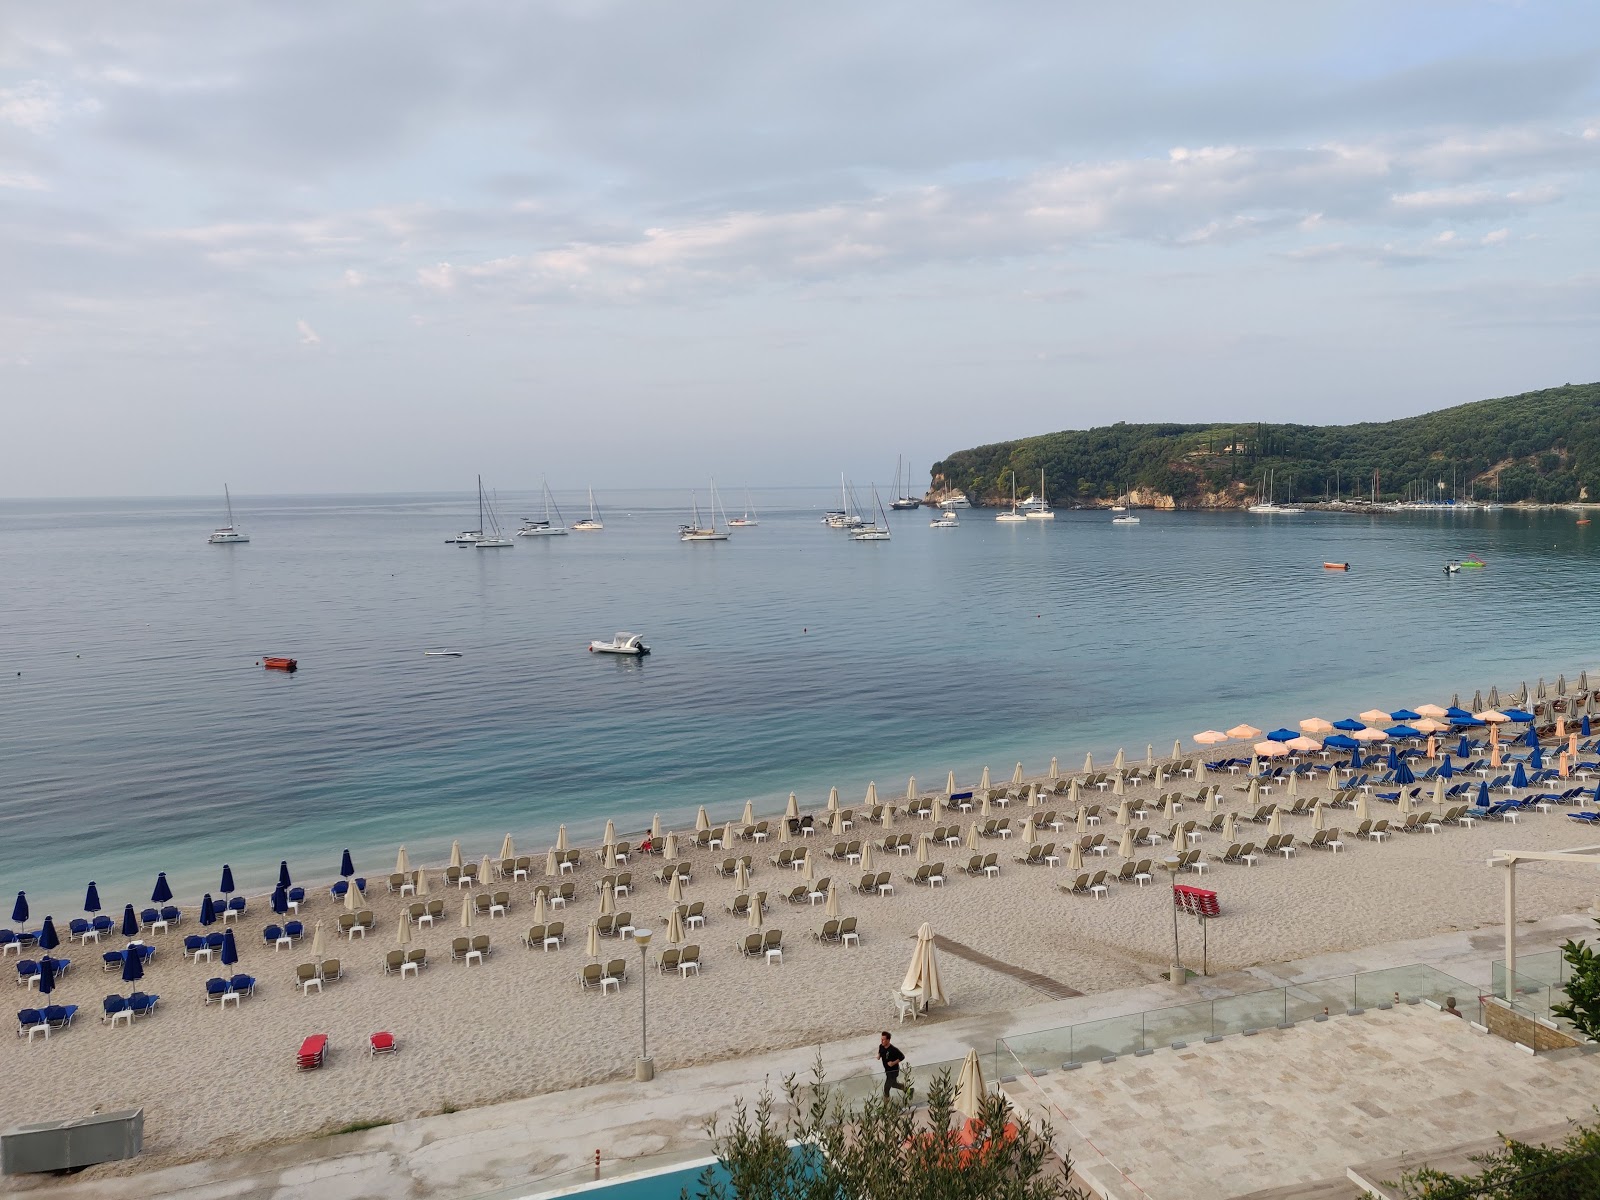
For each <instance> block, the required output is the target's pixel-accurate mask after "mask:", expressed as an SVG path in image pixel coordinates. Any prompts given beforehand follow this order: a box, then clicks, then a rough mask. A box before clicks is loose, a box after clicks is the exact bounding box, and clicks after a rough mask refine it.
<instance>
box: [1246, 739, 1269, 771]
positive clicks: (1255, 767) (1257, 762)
mask: <svg viewBox="0 0 1600 1200" xmlns="http://www.w3.org/2000/svg"><path fill="white" fill-rule="evenodd" d="M1272 745H1276V743H1274V742H1261V743H1258V745H1257V753H1255V754H1252V755H1251V756H1250V767H1249V772H1248V773H1249V774H1250V775H1251V776H1256V775H1259V774H1261V756H1260V753H1259V751H1260V747H1261V746H1272Z"/></svg>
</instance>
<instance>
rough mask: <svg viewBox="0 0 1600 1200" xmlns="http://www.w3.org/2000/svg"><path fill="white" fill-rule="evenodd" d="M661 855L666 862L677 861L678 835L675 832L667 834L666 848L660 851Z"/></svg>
mask: <svg viewBox="0 0 1600 1200" xmlns="http://www.w3.org/2000/svg"><path fill="white" fill-rule="evenodd" d="M661 857H662V858H663V859H665V860H666V861H667V862H677V861H678V835H677V834H675V833H669V834H667V844H666V848H665V849H664V850H662V851H661Z"/></svg>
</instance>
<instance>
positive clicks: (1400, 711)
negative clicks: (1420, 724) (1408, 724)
mask: <svg viewBox="0 0 1600 1200" xmlns="http://www.w3.org/2000/svg"><path fill="white" fill-rule="evenodd" d="M1389 719H1390V720H1391V721H1420V720H1421V719H1422V714H1421V713H1419V712H1412V711H1411V710H1410V709H1409V708H1397V709H1395V710H1394V711H1393V712H1392V713H1390V714H1389Z"/></svg>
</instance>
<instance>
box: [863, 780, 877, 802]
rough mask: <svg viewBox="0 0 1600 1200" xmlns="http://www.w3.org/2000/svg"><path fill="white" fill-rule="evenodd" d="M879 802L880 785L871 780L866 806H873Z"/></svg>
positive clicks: (868, 784)
mask: <svg viewBox="0 0 1600 1200" xmlns="http://www.w3.org/2000/svg"><path fill="white" fill-rule="evenodd" d="M877 802H878V785H877V784H876V783H875V782H872V781H869V782H868V783H867V798H866V801H865V803H866V806H867V807H868V808H871V807H872V806H873V805H874V804H876V803H877Z"/></svg>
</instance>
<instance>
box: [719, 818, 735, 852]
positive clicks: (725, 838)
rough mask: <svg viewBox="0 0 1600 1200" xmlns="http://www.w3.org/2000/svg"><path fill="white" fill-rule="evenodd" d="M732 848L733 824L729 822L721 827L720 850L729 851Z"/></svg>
mask: <svg viewBox="0 0 1600 1200" xmlns="http://www.w3.org/2000/svg"><path fill="white" fill-rule="evenodd" d="M732 846H733V822H732V821H729V822H728V823H727V824H726V825H724V826H723V827H722V848H723V849H724V850H727V849H730V848H731V847H732Z"/></svg>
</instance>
